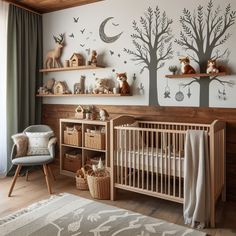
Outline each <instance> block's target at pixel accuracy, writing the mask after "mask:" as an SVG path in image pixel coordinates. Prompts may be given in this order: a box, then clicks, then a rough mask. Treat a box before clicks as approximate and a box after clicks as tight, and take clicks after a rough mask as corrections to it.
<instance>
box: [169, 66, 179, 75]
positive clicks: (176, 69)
mask: <svg viewBox="0 0 236 236" xmlns="http://www.w3.org/2000/svg"><path fill="white" fill-rule="evenodd" d="M169 71H170V72H171V73H172V74H173V75H175V74H176V72H177V71H178V67H177V66H169Z"/></svg>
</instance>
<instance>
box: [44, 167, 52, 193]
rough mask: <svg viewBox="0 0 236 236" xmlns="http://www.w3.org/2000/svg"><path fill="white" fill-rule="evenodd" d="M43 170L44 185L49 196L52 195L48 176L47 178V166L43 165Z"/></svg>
mask: <svg viewBox="0 0 236 236" xmlns="http://www.w3.org/2000/svg"><path fill="white" fill-rule="evenodd" d="M43 170H44V174H45V179H46V183H47V187H48V192H49V194H52V189H51V185H50V180H49V176H48V165H46V164H45V165H43Z"/></svg>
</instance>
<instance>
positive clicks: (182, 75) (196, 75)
mask: <svg viewBox="0 0 236 236" xmlns="http://www.w3.org/2000/svg"><path fill="white" fill-rule="evenodd" d="M227 75H229V74H227V73H226V72H220V73H211V74H207V73H197V74H178V75H166V76H165V77H166V78H169V79H180V78H193V77H208V76H210V77H215V76H227Z"/></svg>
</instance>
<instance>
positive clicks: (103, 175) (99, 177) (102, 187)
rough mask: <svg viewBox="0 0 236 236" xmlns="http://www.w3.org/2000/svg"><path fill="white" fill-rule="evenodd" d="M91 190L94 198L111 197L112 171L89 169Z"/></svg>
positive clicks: (88, 176)
mask: <svg viewBox="0 0 236 236" xmlns="http://www.w3.org/2000/svg"><path fill="white" fill-rule="evenodd" d="M87 181H88V186H89V192H90V194H91V196H92V197H93V198H97V199H101V200H109V199H110V173H109V171H108V170H103V171H96V172H94V171H89V172H88V175H87Z"/></svg>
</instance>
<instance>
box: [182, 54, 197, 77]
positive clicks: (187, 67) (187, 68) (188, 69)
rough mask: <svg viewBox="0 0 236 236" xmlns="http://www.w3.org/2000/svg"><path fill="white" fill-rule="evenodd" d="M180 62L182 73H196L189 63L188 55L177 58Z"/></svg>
mask: <svg viewBox="0 0 236 236" xmlns="http://www.w3.org/2000/svg"><path fill="white" fill-rule="evenodd" d="M179 61H180V64H181V72H182V74H196V71H195V69H194V68H193V67H192V66H191V65H190V64H189V63H190V60H189V58H188V57H183V58H180V59H179Z"/></svg>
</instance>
